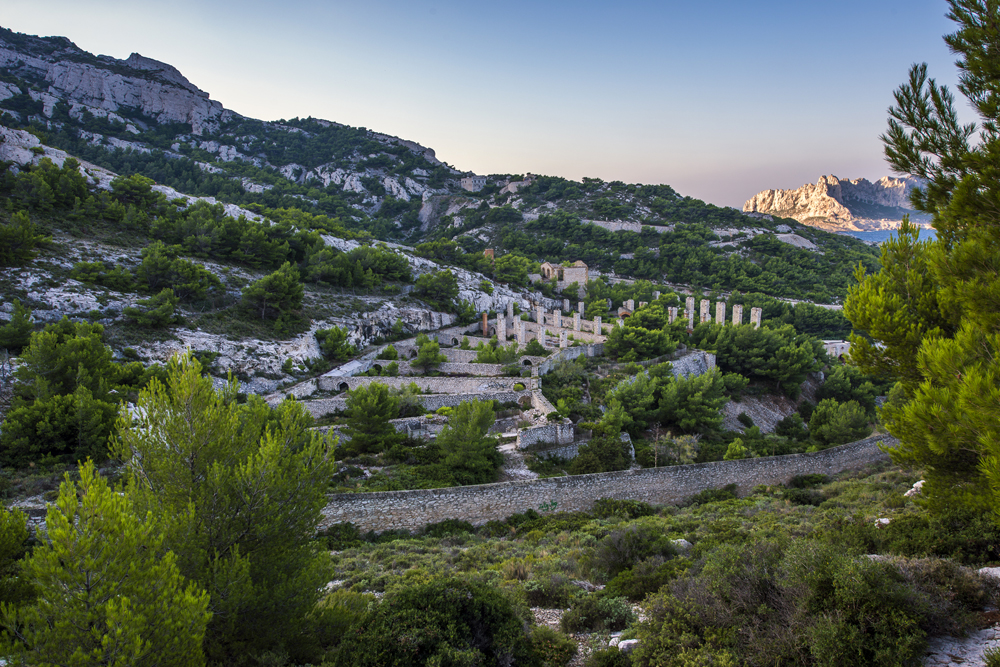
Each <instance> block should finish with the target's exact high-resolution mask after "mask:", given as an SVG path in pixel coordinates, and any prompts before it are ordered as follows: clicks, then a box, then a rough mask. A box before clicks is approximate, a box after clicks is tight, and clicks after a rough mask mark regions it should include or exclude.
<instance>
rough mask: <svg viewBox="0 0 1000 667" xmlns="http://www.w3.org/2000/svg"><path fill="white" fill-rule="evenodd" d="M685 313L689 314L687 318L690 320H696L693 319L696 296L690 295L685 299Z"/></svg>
mask: <svg viewBox="0 0 1000 667" xmlns="http://www.w3.org/2000/svg"><path fill="white" fill-rule="evenodd" d="M684 314H685V315H687V318H688V319H689V320H691V321H694V320H693V317H694V297H693V296H689V297H688V298H687V299H685V300H684Z"/></svg>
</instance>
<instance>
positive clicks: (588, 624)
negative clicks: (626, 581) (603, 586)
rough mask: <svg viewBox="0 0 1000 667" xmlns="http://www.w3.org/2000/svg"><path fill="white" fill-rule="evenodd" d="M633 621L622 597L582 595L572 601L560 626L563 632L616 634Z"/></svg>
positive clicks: (630, 610)
mask: <svg viewBox="0 0 1000 667" xmlns="http://www.w3.org/2000/svg"><path fill="white" fill-rule="evenodd" d="M634 620H635V612H634V611H632V607H631V606H630V605H629V601H628V600H627V599H625V598H623V597H608V596H606V595H583V596H580V597H578V598H576V599H574V600H573V601H572V603H571V605H570V609H569V611H567V612H566V613H565V614H563V616H562V620H561V621H560V624H561V625H562V629H563V631H565V632H584V631H589V632H616V631H618V630H624V629H625V628H626V626H628V625H629V624H630V623H632V621H634Z"/></svg>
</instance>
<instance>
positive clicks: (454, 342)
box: [451, 338, 459, 345]
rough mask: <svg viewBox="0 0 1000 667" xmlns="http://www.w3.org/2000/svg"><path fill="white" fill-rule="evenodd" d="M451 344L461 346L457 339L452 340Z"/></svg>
mask: <svg viewBox="0 0 1000 667" xmlns="http://www.w3.org/2000/svg"><path fill="white" fill-rule="evenodd" d="M451 344H452V345H458V344H459V342H458V339H457V338H452V339H451Z"/></svg>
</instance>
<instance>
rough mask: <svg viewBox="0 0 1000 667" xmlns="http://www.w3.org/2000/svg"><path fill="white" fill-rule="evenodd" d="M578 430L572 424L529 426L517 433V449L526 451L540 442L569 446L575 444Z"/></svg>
mask: <svg viewBox="0 0 1000 667" xmlns="http://www.w3.org/2000/svg"><path fill="white" fill-rule="evenodd" d="M575 434H576V429H575V428H574V426H573V424H571V423H566V424H563V423H552V424H542V425H539V426H529V427H528V428H524V429H521V430H520V431H518V432H517V448H518V449H524V448H525V447H531V446H532V445H537V444H538V443H540V442H551V443H553V444H557V445H569V444H571V443H572V442H573V438H574V436H575Z"/></svg>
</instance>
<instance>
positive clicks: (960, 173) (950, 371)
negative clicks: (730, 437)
mask: <svg viewBox="0 0 1000 667" xmlns="http://www.w3.org/2000/svg"><path fill="white" fill-rule="evenodd" d="M948 6H949V8H950V11H949V14H948V17H949V18H950V19H951V20H952V21H954V22H955V24H956V26H957V30H956V32H954V33H952V34H950V35H947V36H946V37H945V42H946V43H947V44H948V47H949V48H950V49H951V50H952V51H953V52H954V53H955V54H956V55H957V57H958V59H957V61H956V65H957V66H958V69H959V85H958V89H959V91H960V92H961V93H962V94H963V95H964V96H965V98H966V99H967V101H968V103H969V104H970V105H971V107H972V109H973V111H974V112H975V113H976V114H977V115H978V117H979V118H978V120H979V123H978V124H977V123H970V124H962V123H960V122H959V120H958V113H957V110H956V105H955V102H954V97H953V96H952V94H951V92H950V91H949V90H948V89H947V87H945V86H940V85H938V84H937V82H936V81H935V80H934V79H931V78H928V76H927V66H926V64H921V65H914V66H913V67H912V68H911V69H910V75H909V79H908V80H907V81H906V83H904V84H903V85H902V86H900V87H899V88H898V89H897V91H896V93H895V104H894V105H893V106H892V107H891V108H890V110H889V127H888V130H887V131H886V133H885V134H884V135H883V136H882V141H883V143H884V145H885V154H886V158H887V160H888V162H889V164H890V165H891V166H892V168H893V170H894V171H896V172H898V173H902V174H912V175H913V176H916V177H919V178H921V179H923V182H924V184H923V185H922V186H921V187H920V188H919V189H918V190H916V191H915V192H914V194H913V196H912V203H913V205H914V206H915V207H916V208H917V209H918V210H920V211H924V212H927V213H930V214H932V215H933V226H934V229H935V230H936V232H937V235H936V240H934V241H932V242H929V243H918V242H917V238H916V233H915V232H914V231H913V230H912V229H908V228H904V229H901V230H900V234H899V238H898V239H897V240H896V242H895V243H892V244H887V245H886V246H885V248H884V249H883V256H882V269H881V270H880V271H879V272H878V273H877V274H875V275H872V276H860V272H859V277H860V278H861V281H860V284H859V285H858V286H857V287H856V288H855V289H853V290H851V293H850V295H849V297H848V300H847V302H846V303H845V312H846V314H847V316H848V318H849V319H851V321H852V322H853V324H854V326H855V328H856V329H857V330H859V331H860V332H863V333H865V334H867V335H868V336H869V337H870V338H871V339H872V340H873V343H872V344H868V343H866V342H865V341H864V339H863V338H862V337H861V336H854V337H852V339H851V342H852V357H853V358H854V359H855V361H856V362H857V363H858V364H859V365H860V366H861V368H862V370H865V371H866V372H869V373H886V374H891V375H892V376H894V377H895V378H896V379H898V380H900V383H901V386H900V391H899V392H896V394H895V396H894V398H895V399H896V400H890V401H889V403H888V405H887V406H886V407H885V408H884V409H883V411H882V418H883V421H884V422H885V424H886V427H887V428H888V429H889V431H890V433H892V434H893V435H895V436H896V437H898V438H899V440H900V444H899V446H897V447H896V448H894V449H893V450H892V452H891V453H892V456H893V458H894V460H896V461H897V462H901V463H912V464H915V465H918V466H920V467H921V468H923V470H924V479H925V481H926V484H925V486H924V493H925V494H926V497H927V498H928V499H929V502H930V503H931V505H932V507H937V508H941V509H943V508H945V507H954V506H955V505H965V506H966V507H970V508H973V509H977V510H981V511H994V512H997V511H998V510H997V508H1000V420H997V405H998V404H1000V213H998V211H1000V207H998V205H997V203H998V202H1000V179H998V178H997V174H998V172H1000V127H998V122H1000V92H998V91H1000V5H998V4H997V3H995V2H983V1H982V0H949V2H948ZM973 138H977V142H976V143H972V140H973ZM854 346H857V352H855V347H854ZM998 518H1000V514H998Z"/></svg>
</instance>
